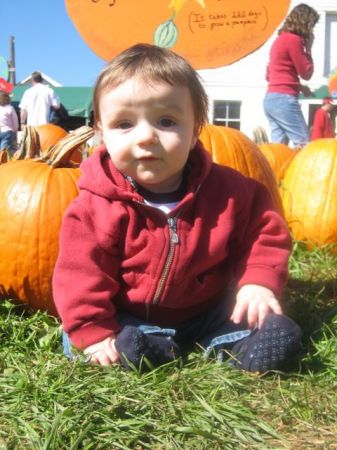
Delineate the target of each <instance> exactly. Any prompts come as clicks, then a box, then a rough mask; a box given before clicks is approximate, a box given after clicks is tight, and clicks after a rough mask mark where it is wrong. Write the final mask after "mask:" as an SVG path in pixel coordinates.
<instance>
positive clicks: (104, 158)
mask: <svg viewBox="0 0 337 450" xmlns="http://www.w3.org/2000/svg"><path fill="white" fill-rule="evenodd" d="M187 164H189V167H190V170H189V175H188V180H187V190H188V191H194V190H195V189H196V188H197V187H198V186H199V184H200V183H202V181H203V180H204V179H205V178H206V176H207V175H208V174H209V172H210V170H211V167H212V160H211V158H210V156H209V154H208V153H207V152H206V150H205V149H204V147H203V145H202V143H201V142H200V141H198V142H197V144H196V145H195V147H194V148H193V149H192V150H191V153H190V156H189V158H188V162H187ZM80 169H81V172H82V174H81V177H80V179H79V181H78V187H79V189H80V190H82V191H83V190H84V191H89V192H91V193H93V194H95V195H98V196H100V197H105V198H107V199H109V200H116V199H118V200H129V201H130V200H140V201H141V200H142V196H141V195H140V194H138V193H137V191H136V190H135V188H134V187H133V185H132V180H130V179H129V177H125V176H124V175H123V174H122V173H121V172H120V171H119V170H117V168H116V167H115V165H114V164H113V162H112V160H111V158H110V156H109V153H108V152H107V149H106V147H105V145H102V146H100V147H99V148H98V149H97V150H96V151H95V152H94V153H93V154H92V155H91V156H90V157H89V158H88V159H86V160H84V161H83V162H82V164H81V166H80Z"/></svg>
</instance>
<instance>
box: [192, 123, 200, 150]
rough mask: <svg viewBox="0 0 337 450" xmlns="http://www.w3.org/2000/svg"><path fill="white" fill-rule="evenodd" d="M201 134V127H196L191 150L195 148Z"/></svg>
mask: <svg viewBox="0 0 337 450" xmlns="http://www.w3.org/2000/svg"><path fill="white" fill-rule="evenodd" d="M199 134H200V130H199V127H195V129H194V133H193V138H192V145H191V150H192V149H193V148H194V147H195V144H196V143H197V140H198V138H199Z"/></svg>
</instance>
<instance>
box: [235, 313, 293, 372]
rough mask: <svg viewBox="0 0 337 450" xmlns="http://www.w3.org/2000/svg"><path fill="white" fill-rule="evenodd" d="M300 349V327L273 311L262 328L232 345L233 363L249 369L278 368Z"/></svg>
mask: <svg viewBox="0 0 337 450" xmlns="http://www.w3.org/2000/svg"><path fill="white" fill-rule="evenodd" d="M300 348H301V330H300V327H299V326H298V325H297V324H296V323H295V322H294V321H293V320H291V319H290V318H289V317H286V316H284V315H279V314H273V313H272V314H269V315H268V317H267V318H266V321H265V323H264V324H263V327H262V328H261V329H257V330H255V331H253V332H252V333H251V334H250V335H249V336H248V337H246V338H244V339H242V340H241V341H239V342H237V343H236V344H235V345H234V346H233V348H232V350H231V353H232V354H233V357H234V359H233V361H232V364H233V365H234V366H235V367H237V368H241V369H243V370H247V371H249V372H260V373H263V372H267V371H268V370H276V369H281V368H282V366H283V365H284V363H286V362H287V361H288V360H289V358H290V357H291V356H293V355H294V354H295V353H296V352H297V351H298V350H299V349H300Z"/></svg>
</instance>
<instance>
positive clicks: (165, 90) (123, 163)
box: [98, 79, 197, 193]
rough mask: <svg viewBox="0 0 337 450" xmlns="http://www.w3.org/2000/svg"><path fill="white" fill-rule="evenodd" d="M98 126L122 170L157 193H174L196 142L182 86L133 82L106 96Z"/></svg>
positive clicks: (188, 99) (187, 95) (189, 103)
mask: <svg viewBox="0 0 337 450" xmlns="http://www.w3.org/2000/svg"><path fill="white" fill-rule="evenodd" d="M99 108H100V121H99V122H98V128H99V130H100V132H101V134H102V138H103V141H104V143H105V145H106V147H107V150H108V152H109V154H110V156H111V159H112V161H113V162H114V164H115V166H116V167H117V169H118V170H120V171H121V172H122V173H123V174H124V175H128V176H131V177H132V178H133V179H134V180H135V181H137V183H139V184H140V185H141V186H143V187H144V188H146V189H148V190H150V191H152V192H157V193H160V192H172V191H174V190H175V189H177V188H178V187H179V185H180V182H181V178H182V172H183V168H184V166H185V163H186V161H187V158H188V155H189V152H190V150H191V149H192V148H193V147H194V145H195V143H196V140H197V132H196V126H195V120H194V111H193V105H192V99H191V95H190V92H189V90H188V89H187V88H186V87H183V86H171V85H170V84H167V83H165V82H160V83H155V82H154V83H153V84H152V85H149V84H146V83H145V82H142V81H139V80H138V79H131V80H128V81H125V82H124V83H122V84H120V85H118V86H117V87H116V88H114V89H112V90H110V91H107V92H105V93H103V94H102V97H101V100H100V105H99Z"/></svg>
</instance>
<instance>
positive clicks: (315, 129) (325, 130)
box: [311, 108, 335, 141]
mask: <svg viewBox="0 0 337 450" xmlns="http://www.w3.org/2000/svg"><path fill="white" fill-rule="evenodd" d="M333 137H335V133H334V131H333V126H332V121H331V118H330V114H329V113H328V111H325V109H323V108H319V109H318V110H317V111H316V112H315V115H314V121H313V124H312V130H311V140H312V141H313V140H315V139H320V138H333Z"/></svg>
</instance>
